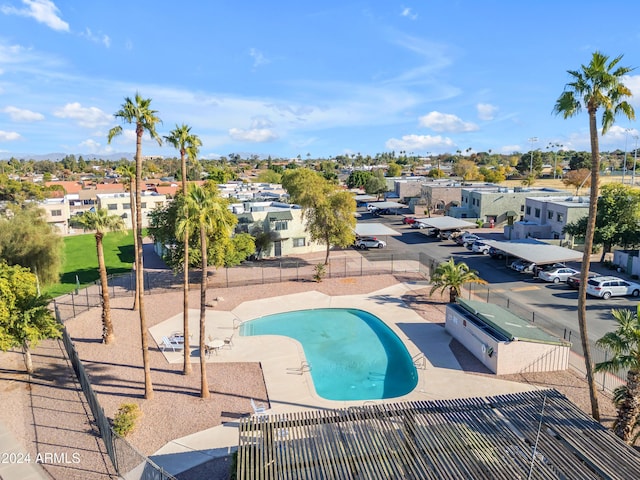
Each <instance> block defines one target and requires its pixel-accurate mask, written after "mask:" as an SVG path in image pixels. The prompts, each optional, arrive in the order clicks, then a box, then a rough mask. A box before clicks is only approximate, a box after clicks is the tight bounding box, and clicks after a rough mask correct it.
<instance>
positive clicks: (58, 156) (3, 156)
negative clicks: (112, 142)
mask: <svg viewBox="0 0 640 480" xmlns="http://www.w3.org/2000/svg"><path fill="white" fill-rule="evenodd" d="M67 155H75V157H76V160H77V159H78V158H79V157H80V156H82V158H84V159H85V160H86V161H89V160H94V159H96V160H100V159H102V160H114V161H117V160H120V159H121V158H126V159H127V160H133V156H134V155H135V154H134V153H127V152H119V153H111V154H109V155H97V154H95V153H73V154H71V153H45V154H41V155H36V154H33V153H5V152H1V153H0V160H9V159H10V158H11V157H13V158H17V159H18V160H23V159H24V160H36V161H41V160H51V161H53V162H57V161H60V160H62V159H63V158H64V157H66V156H67Z"/></svg>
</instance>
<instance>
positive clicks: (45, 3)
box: [0, 0, 69, 32]
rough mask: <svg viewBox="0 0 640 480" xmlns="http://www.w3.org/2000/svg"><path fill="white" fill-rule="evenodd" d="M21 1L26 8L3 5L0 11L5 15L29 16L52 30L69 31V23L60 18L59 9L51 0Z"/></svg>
mask: <svg viewBox="0 0 640 480" xmlns="http://www.w3.org/2000/svg"><path fill="white" fill-rule="evenodd" d="M22 3H24V4H25V5H26V8H16V7H11V6H8V5H3V6H1V7H0V11H2V13H4V14H5V15H20V16H21V17H31V18H33V19H34V20H35V21H37V22H39V23H44V24H45V25H46V26H47V27H50V28H52V29H53V30H58V31H62V32H68V31H69V24H68V23H67V22H65V21H64V20H62V19H61V18H60V16H59V12H60V11H59V10H58V7H56V5H55V4H54V3H53V2H52V1H51V0H22Z"/></svg>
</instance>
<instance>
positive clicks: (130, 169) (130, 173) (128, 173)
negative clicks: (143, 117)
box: [116, 165, 140, 310]
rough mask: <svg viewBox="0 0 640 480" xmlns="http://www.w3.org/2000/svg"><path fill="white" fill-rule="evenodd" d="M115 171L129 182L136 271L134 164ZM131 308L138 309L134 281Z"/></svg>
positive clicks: (136, 242) (136, 240) (137, 267)
mask: <svg viewBox="0 0 640 480" xmlns="http://www.w3.org/2000/svg"><path fill="white" fill-rule="evenodd" d="M116 172H118V173H119V174H120V175H122V177H123V178H125V179H126V180H127V183H128V184H129V210H130V211H131V230H132V231H133V252H134V259H135V260H134V265H135V267H136V271H138V269H139V268H140V267H139V265H138V256H137V255H136V254H135V252H137V251H138V236H137V235H136V221H135V218H136V199H135V191H136V166H135V165H120V166H119V167H117V168H116ZM131 310H138V282H136V290H135V294H134V296H133V306H132V307H131Z"/></svg>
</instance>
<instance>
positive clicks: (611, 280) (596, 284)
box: [587, 277, 640, 300]
mask: <svg viewBox="0 0 640 480" xmlns="http://www.w3.org/2000/svg"><path fill="white" fill-rule="evenodd" d="M587 294H588V295H591V296H592V297H600V298H604V299H605V300H607V299H608V298H611V297H624V296H627V295H631V296H633V297H638V296H640V285H639V284H637V283H633V282H628V281H626V280H623V279H622V278H618V277H593V278H590V279H589V281H588V282H587Z"/></svg>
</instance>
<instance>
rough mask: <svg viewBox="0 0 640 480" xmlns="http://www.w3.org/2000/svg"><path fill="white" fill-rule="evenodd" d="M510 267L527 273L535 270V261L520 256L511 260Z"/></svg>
mask: <svg viewBox="0 0 640 480" xmlns="http://www.w3.org/2000/svg"><path fill="white" fill-rule="evenodd" d="M510 267H511V269H513V270H515V271H516V272H518V273H526V272H532V271H533V269H534V267H535V263H532V262H529V261H527V260H523V259H521V258H519V259H518V260H514V261H513V262H511V265H510Z"/></svg>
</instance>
